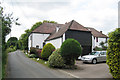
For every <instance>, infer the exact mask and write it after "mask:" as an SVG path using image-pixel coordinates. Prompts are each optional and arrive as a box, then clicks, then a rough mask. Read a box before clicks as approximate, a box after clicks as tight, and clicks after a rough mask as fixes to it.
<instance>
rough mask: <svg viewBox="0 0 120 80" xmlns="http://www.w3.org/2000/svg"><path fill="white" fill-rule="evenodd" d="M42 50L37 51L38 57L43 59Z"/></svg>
mask: <svg viewBox="0 0 120 80" xmlns="http://www.w3.org/2000/svg"><path fill="white" fill-rule="evenodd" d="M41 52H42V49H36V55H37V56H38V57H39V58H41Z"/></svg>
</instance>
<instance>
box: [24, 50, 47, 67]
mask: <svg viewBox="0 0 120 80" xmlns="http://www.w3.org/2000/svg"><path fill="white" fill-rule="evenodd" d="M23 52H24V54H25V56H27V57H28V58H30V57H29V54H28V53H27V54H26V52H25V51H23ZM30 59H32V60H34V61H35V62H38V63H40V64H42V65H44V66H46V67H49V64H48V61H45V60H43V59H40V58H30ZM38 59H39V60H38Z"/></svg>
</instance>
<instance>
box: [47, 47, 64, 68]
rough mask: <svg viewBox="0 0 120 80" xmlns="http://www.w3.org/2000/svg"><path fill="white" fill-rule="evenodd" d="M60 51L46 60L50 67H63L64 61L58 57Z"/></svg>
mask: <svg viewBox="0 0 120 80" xmlns="http://www.w3.org/2000/svg"><path fill="white" fill-rule="evenodd" d="M60 52H61V51H60V49H57V50H55V51H54V52H53V53H52V54H51V55H50V57H49V59H48V64H49V66H50V67H56V68H62V67H64V66H65V64H64V59H63V58H62V56H61V55H60Z"/></svg>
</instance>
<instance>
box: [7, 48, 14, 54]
mask: <svg viewBox="0 0 120 80" xmlns="http://www.w3.org/2000/svg"><path fill="white" fill-rule="evenodd" d="M13 51H16V47H9V48H7V49H6V52H7V53H9V52H13Z"/></svg>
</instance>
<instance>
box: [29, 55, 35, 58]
mask: <svg viewBox="0 0 120 80" xmlns="http://www.w3.org/2000/svg"><path fill="white" fill-rule="evenodd" d="M29 58H37V56H36V55H35V54H30V56H29Z"/></svg>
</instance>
